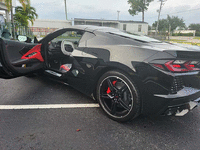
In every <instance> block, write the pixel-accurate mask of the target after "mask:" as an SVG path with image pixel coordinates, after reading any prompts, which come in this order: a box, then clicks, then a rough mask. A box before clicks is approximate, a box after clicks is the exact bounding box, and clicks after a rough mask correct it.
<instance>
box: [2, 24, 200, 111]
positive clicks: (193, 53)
mask: <svg viewBox="0 0 200 150" xmlns="http://www.w3.org/2000/svg"><path fill="white" fill-rule="evenodd" d="M66 31H76V32H77V33H78V32H79V33H81V35H82V37H81V38H80V39H79V41H75V42H78V46H77V48H76V49H74V51H73V52H72V53H71V55H70V56H66V55H64V54H63V53H61V50H60V47H59V46H58V47H57V48H55V47H51V46H49V43H52V40H53V39H55V38H56V37H58V36H59V35H61V34H63V33H65V32H66ZM118 32H120V31H119V30H117V29H112V28H102V27H91V26H74V27H71V28H67V29H61V30H58V31H56V32H54V33H51V34H49V35H47V36H46V37H45V38H44V39H43V40H41V41H40V42H39V43H40V44H42V47H41V54H42V57H43V58H44V63H41V62H38V61H36V62H33V64H34V65H33V67H31V68H30V69H29V70H27V69H28V68H17V70H16V68H15V67H13V63H17V61H19V58H20V57H21V56H22V55H20V53H19V51H21V52H22V51H25V52H26V50H28V49H31V48H32V47H34V46H35V44H27V43H20V42H15V41H9V40H1V41H0V42H1V57H0V61H1V63H0V77H1V78H14V77H17V76H21V75H25V74H27V73H29V72H37V71H41V69H42V70H43V72H44V74H45V75H46V76H48V77H49V78H53V79H54V80H57V81H59V82H63V83H67V84H69V85H70V86H72V87H74V88H76V89H78V90H79V91H81V92H83V93H85V94H87V95H90V96H92V95H93V96H94V97H95V92H96V91H95V90H96V86H97V82H98V80H99V78H100V77H101V76H102V75H103V74H104V73H105V72H107V71H109V70H119V71H121V72H124V73H125V74H127V75H128V76H129V77H131V78H132V80H133V81H134V82H135V83H136V84H137V86H138V88H139V91H140V94H141V101H142V108H141V113H143V114H151V115H161V114H170V113H175V112H177V111H182V110H183V109H185V108H186V107H189V106H188V105H189V102H191V101H194V100H197V99H198V98H199V97H200V84H199V83H200V74H199V71H198V70H196V71H192V72H184V73H182V72H181V73H178V72H177V73H176V72H171V71H169V70H162V69H160V68H157V67H155V66H154V65H153V64H165V63H166V62H168V61H169V60H179V59H180V60H187V61H188V60H190V61H199V60H200V48H199V47H191V46H188V47H187V46H181V45H177V44H170V43H164V42H160V41H148V40H149V39H148V40H142V39H141V38H139V39H135V38H130V37H126V36H123V34H119V35H118ZM4 48H6V49H7V50H8V51H12V55H9V56H5V54H6V53H5V51H4V52H2V49H4ZM23 53H24V52H23ZM8 54H11V53H10V52H8ZM2 59H3V60H2ZM11 62H12V63H11ZM56 62H59V63H62V64H64V63H66V64H68V63H70V64H72V68H71V70H70V71H68V72H66V73H63V72H61V71H60V70H59V69H56V68H58V67H59V66H57V65H58V63H56ZM25 63H26V62H25ZM1 64H2V65H1ZM20 64H21V63H20ZM50 66H55V67H50ZM197 102H198V101H197ZM172 108H173V109H172ZM170 110H173V111H171V112H170Z"/></svg>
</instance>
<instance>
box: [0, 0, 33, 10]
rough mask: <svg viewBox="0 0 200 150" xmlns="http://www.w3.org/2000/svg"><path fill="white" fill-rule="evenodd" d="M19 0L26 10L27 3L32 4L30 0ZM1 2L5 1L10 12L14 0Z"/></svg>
mask: <svg viewBox="0 0 200 150" xmlns="http://www.w3.org/2000/svg"><path fill="white" fill-rule="evenodd" d="M18 1H19V2H20V4H21V5H22V7H23V9H24V10H25V9H26V6H27V5H30V0H18ZM0 2H3V3H5V5H6V7H7V9H8V11H9V12H10V10H11V7H12V0H0Z"/></svg>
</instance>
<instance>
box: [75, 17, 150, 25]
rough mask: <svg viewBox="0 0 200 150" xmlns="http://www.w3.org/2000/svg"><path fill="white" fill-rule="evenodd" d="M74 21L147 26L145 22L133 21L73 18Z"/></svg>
mask: <svg viewBox="0 0 200 150" xmlns="http://www.w3.org/2000/svg"><path fill="white" fill-rule="evenodd" d="M74 21H94V22H102V21H103V22H112V23H142V24H148V23H147V22H142V21H133V20H104V19H84V18H74Z"/></svg>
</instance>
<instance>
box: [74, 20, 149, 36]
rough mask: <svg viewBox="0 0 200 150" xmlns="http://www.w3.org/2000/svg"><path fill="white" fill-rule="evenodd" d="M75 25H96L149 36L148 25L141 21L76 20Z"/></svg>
mask: <svg viewBox="0 0 200 150" xmlns="http://www.w3.org/2000/svg"><path fill="white" fill-rule="evenodd" d="M74 25H95V26H105V27H113V28H117V29H120V30H124V31H127V32H130V33H135V34H139V35H147V34H148V23H146V22H141V21H122V20H103V19H81V18H74Z"/></svg>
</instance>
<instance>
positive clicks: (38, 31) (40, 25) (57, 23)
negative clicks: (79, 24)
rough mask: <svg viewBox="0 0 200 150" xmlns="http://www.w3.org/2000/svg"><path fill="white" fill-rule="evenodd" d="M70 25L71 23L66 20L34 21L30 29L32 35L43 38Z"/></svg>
mask: <svg viewBox="0 0 200 150" xmlns="http://www.w3.org/2000/svg"><path fill="white" fill-rule="evenodd" d="M71 25H72V22H71V21H68V20H47V19H36V20H35V21H34V24H33V25H31V26H30V29H31V31H32V32H33V34H34V35H36V36H38V37H43V36H45V35H47V34H49V33H51V32H53V31H55V30H57V29H62V28H67V27H70V26H71Z"/></svg>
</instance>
